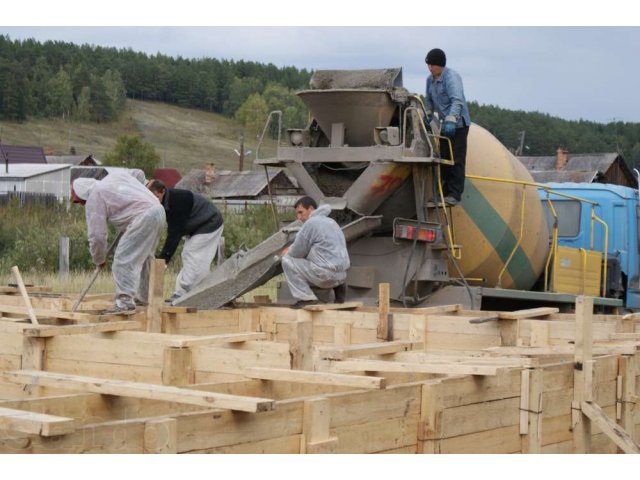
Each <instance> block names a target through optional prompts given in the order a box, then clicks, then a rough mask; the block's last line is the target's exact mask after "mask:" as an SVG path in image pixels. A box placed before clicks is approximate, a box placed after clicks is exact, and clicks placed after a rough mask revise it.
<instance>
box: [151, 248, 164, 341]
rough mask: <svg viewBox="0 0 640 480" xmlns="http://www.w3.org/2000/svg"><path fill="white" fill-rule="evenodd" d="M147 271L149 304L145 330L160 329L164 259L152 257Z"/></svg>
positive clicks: (156, 330) (155, 330)
mask: <svg viewBox="0 0 640 480" xmlns="http://www.w3.org/2000/svg"><path fill="white" fill-rule="evenodd" d="M150 269H151V271H150V272H149V305H148V306H147V332H155V333H159V332H161V331H162V306H163V305H164V270H165V266H164V260H162V259H158V258H156V259H154V260H153V261H152V262H151V267H150Z"/></svg>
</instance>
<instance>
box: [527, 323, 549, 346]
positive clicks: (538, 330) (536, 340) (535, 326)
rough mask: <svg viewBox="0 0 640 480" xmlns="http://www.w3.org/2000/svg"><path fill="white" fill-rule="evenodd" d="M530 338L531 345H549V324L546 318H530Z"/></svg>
mask: <svg viewBox="0 0 640 480" xmlns="http://www.w3.org/2000/svg"><path fill="white" fill-rule="evenodd" d="M530 325H531V339H530V341H529V344H530V345H531V346H532V347H547V346H549V326H550V322H548V321H546V320H531V321H530Z"/></svg>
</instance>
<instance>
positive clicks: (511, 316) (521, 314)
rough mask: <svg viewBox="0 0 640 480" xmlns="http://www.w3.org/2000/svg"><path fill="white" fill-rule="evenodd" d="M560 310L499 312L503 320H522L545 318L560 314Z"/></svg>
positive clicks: (533, 309) (532, 309) (536, 309)
mask: <svg viewBox="0 0 640 480" xmlns="http://www.w3.org/2000/svg"><path fill="white" fill-rule="evenodd" d="M559 311H560V310H559V309H557V308H551V307H540V308H529V309H526V310H516V311H515V312H498V318H500V319H501V320H522V319H524V318H535V317H544V316H546V315H552V314H554V313H558V312H559Z"/></svg>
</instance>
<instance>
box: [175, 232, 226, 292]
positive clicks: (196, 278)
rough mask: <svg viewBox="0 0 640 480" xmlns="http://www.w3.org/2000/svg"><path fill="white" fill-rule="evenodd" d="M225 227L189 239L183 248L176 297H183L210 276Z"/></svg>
mask: <svg viewBox="0 0 640 480" xmlns="http://www.w3.org/2000/svg"><path fill="white" fill-rule="evenodd" d="M223 229H224V225H222V226H221V227H220V228H219V229H217V230H215V231H214V232H211V233H200V234H198V235H193V236H192V237H188V238H187V239H186V240H185V241H184V246H183V247H182V269H181V270H180V273H178V276H177V278H176V290H175V292H174V295H176V296H182V295H184V294H185V293H187V292H188V291H189V290H191V289H192V288H193V287H194V286H196V285H198V284H199V283H200V282H201V281H202V280H204V278H205V277H206V276H207V275H209V272H210V268H211V262H213V259H214V258H215V256H216V253H218V245H220V239H221V238H222V231H223Z"/></svg>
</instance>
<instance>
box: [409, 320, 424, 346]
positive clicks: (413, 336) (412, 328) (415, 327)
mask: <svg viewBox="0 0 640 480" xmlns="http://www.w3.org/2000/svg"><path fill="white" fill-rule="evenodd" d="M427 322H428V317H427V315H423V316H421V317H416V316H415V315H413V316H412V318H411V323H410V324H409V341H411V342H420V343H421V344H422V349H425V348H427Z"/></svg>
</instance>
